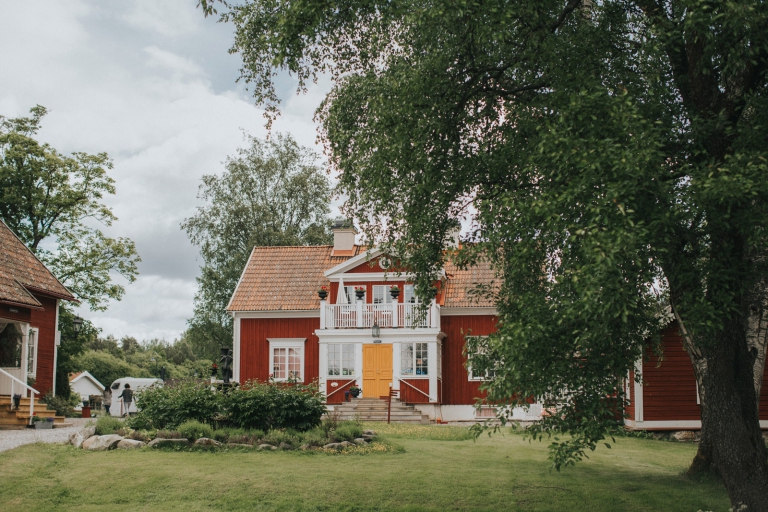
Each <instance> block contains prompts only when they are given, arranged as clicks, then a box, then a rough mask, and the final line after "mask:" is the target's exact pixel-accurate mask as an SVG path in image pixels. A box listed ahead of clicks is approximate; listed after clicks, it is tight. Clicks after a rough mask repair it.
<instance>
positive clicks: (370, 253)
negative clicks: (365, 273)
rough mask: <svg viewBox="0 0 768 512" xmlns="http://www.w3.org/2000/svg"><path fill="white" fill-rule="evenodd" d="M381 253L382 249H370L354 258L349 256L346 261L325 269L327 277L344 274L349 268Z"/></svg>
mask: <svg viewBox="0 0 768 512" xmlns="http://www.w3.org/2000/svg"><path fill="white" fill-rule="evenodd" d="M380 254H381V249H369V250H367V251H365V252H364V253H362V254H358V255H357V256H355V257H353V258H349V259H348V260H347V261H345V262H344V263H339V264H338V265H336V266H335V267H332V268H329V269H328V270H326V271H325V274H324V275H325V277H330V276H332V275H338V274H344V273H345V272H347V271H348V270H352V269H353V268H355V267H357V266H359V265H360V264H361V263H365V262H366V261H369V260H372V259H373V258H375V257H377V256H379V255H380Z"/></svg>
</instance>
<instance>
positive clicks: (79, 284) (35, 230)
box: [0, 105, 141, 310]
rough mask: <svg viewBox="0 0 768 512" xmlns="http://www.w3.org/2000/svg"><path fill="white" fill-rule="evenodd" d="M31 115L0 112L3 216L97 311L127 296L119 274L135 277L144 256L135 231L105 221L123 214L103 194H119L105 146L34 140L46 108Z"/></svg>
mask: <svg viewBox="0 0 768 512" xmlns="http://www.w3.org/2000/svg"><path fill="white" fill-rule="evenodd" d="M30 112H31V114H32V115H31V116H30V117H19V118H10V119H9V118H6V117H3V116H0V218H2V219H3V221H5V223H6V224H7V225H8V227H10V228H11V230H13V232H14V233H16V235H18V236H19V238H20V239H21V240H22V241H23V242H24V243H25V244H26V245H27V247H29V249H30V250H31V251H32V252H34V253H35V255H36V256H37V257H38V258H39V259H40V260H41V261H42V262H43V263H45V264H46V265H47V266H48V268H50V269H51V270H52V271H53V273H54V274H55V275H56V277H58V278H59V280H60V281H61V282H62V283H63V284H64V285H65V286H66V287H67V288H68V289H69V290H70V291H71V292H72V293H73V294H74V295H75V297H77V298H78V299H79V300H82V301H84V302H87V303H88V305H89V306H90V308H91V309H92V310H104V309H106V308H107V306H108V302H109V300H110V299H113V300H120V299H121V298H122V296H123V294H124V293H125V288H124V287H123V285H121V284H119V283H117V282H115V280H114V275H120V276H122V277H123V278H125V279H126V280H127V281H128V282H133V281H134V280H135V279H136V275H137V274H138V269H137V267H136V263H137V262H139V261H141V260H140V258H139V256H138V254H137V253H136V247H135V245H134V243H133V242H132V241H131V240H130V239H128V238H109V237H107V236H105V235H104V233H102V231H101V230H100V229H99V228H98V225H99V224H102V225H105V226H110V225H112V222H113V221H115V220H117V219H116V217H115V215H114V214H113V213H112V210H111V209H110V208H109V207H107V206H106V205H105V204H104V203H103V202H102V201H103V198H104V195H105V194H114V193H115V185H114V180H113V179H112V178H111V177H110V176H109V175H108V174H107V172H108V170H110V169H112V162H111V160H110V159H109V157H108V156H107V154H106V153H99V154H97V155H90V154H87V153H82V152H75V153H72V155H64V154H62V153H60V152H59V151H57V150H56V149H54V148H52V147H51V146H49V145H48V144H43V143H40V142H38V141H37V140H35V138H34V137H35V136H36V134H37V132H38V130H39V129H40V123H41V121H42V119H43V117H44V116H45V114H46V113H47V110H46V109H45V108H44V107H42V106H40V105H38V106H36V107H34V108H32V109H31V111H30Z"/></svg>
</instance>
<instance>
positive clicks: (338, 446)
mask: <svg viewBox="0 0 768 512" xmlns="http://www.w3.org/2000/svg"><path fill="white" fill-rule="evenodd" d="M347 446H355V445H353V444H352V443H350V442H349V441H344V442H343V443H328V444H327V445H325V446H323V448H329V449H331V450H343V449H344V448H346V447H347Z"/></svg>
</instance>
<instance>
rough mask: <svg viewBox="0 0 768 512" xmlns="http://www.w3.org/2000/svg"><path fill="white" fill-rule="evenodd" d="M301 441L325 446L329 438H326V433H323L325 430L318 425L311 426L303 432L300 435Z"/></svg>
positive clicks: (310, 444) (311, 444)
mask: <svg viewBox="0 0 768 512" xmlns="http://www.w3.org/2000/svg"><path fill="white" fill-rule="evenodd" d="M301 442H302V443H304V444H308V445H309V446H325V445H326V444H328V443H329V442H330V440H329V439H328V435H327V434H326V433H325V430H324V429H322V428H320V427H318V428H313V429H312V430H310V431H308V432H304V434H303V435H302V436H301Z"/></svg>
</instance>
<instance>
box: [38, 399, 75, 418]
mask: <svg viewBox="0 0 768 512" xmlns="http://www.w3.org/2000/svg"><path fill="white" fill-rule="evenodd" d="M42 402H44V403H45V404H46V405H47V406H48V409H49V410H53V411H56V416H64V417H65V418H72V417H73V416H75V409H74V406H75V405H77V404H78V403H80V395H78V394H77V393H72V394H71V395H70V396H69V398H65V397H64V396H61V395H56V396H54V395H53V394H51V393H48V394H46V395H45V396H44V397H43V399H42Z"/></svg>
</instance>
